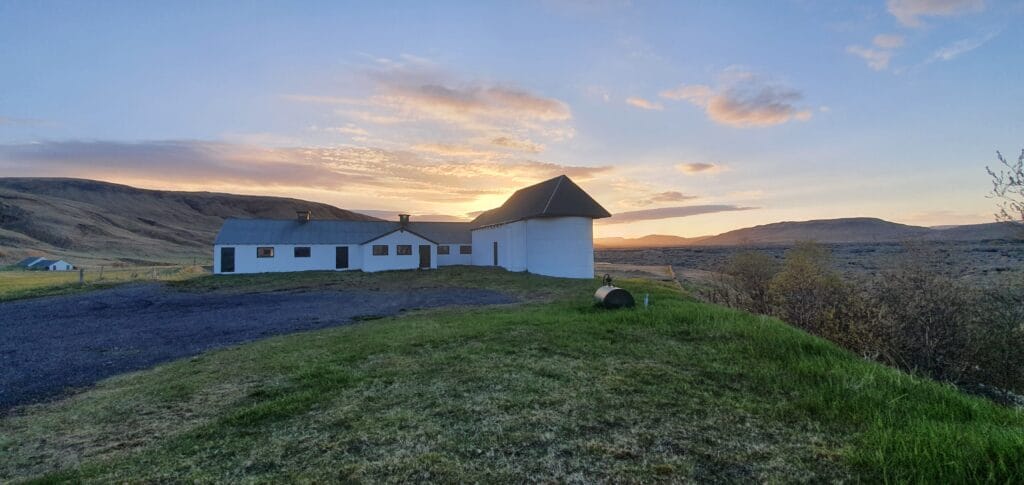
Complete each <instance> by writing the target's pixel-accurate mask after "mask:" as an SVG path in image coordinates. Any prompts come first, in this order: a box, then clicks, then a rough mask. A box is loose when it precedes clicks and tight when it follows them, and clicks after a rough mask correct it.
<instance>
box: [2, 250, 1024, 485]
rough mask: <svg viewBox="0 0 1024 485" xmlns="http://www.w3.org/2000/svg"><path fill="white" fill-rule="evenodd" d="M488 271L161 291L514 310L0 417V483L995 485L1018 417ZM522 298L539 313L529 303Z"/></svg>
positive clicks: (224, 353) (897, 379)
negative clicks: (420, 291)
mask: <svg viewBox="0 0 1024 485" xmlns="http://www.w3.org/2000/svg"><path fill="white" fill-rule="evenodd" d="M596 284H597V282H596V281H586V280H585V281H567V280H560V279H553V278H544V277H539V276H534V275H528V274H517V273H507V272H503V271H495V270H490V269H488V268H445V269H441V270H437V271H430V272H409V273H403V274H395V273H378V274H360V273H342V274H338V273H333V272H313V273H297V274H290V275H276V274H265V275H252V276H245V275H242V276H238V277H233V278H218V277H210V276H207V277H201V278H196V279H192V280H189V281H185V282H182V283H179V284H178V285H177V286H178V289H179V290H181V291H196V292H204V293H212V292H231V294H237V292H256V291H266V292H280V291H282V290H284V291H302V289H306V290H309V289H312V288H319V289H328V290H330V289H337V288H346V287H348V288H366V287H374V288H378V287H379V288H382V289H388V288H392V289H394V288H420V287H429V288H489V289H493V290H497V291H502V292H506V293H508V294H512V295H515V296H518V297H520V298H524V299H526V298H532V300H528V301H525V302H524V303H522V304H517V305H502V306H497V307H487V308H451V309H443V310H432V311H418V312H412V313H410V314H407V315H405V316H401V317H389V318H382V319H376V320H372V321H364V322H363V323H358V324H354V325H348V326H341V327H337V328H329V329H325V330H318V331H313V332H305V333H298V334H293V335H287V336H281V337H275V338H270V339H266V340H262V341H258V342H253V343H249V344H244V345H240V346H237V347H232V348H228V349H223V350H218V351H213V352H208V353H205V354H202V355H199V356H196V357H193V358H186V359H182V360H178V361H175V362H171V363H168V364H164V365H159V366H157V367H154V368H152V369H149V370H144V371H140V372H135V373H131V374H127V375H122V376H118V377H114V378H111V379H108V380H106V381H102V382H100V383H99V384H98V385H97V386H96V387H95V388H94V389H89V390H85V391H83V392H80V393H78V394H75V395H72V396H70V397H68V398H66V399H64V400H61V401H57V402H52V403H45V404H41V405H35V406H29V407H25V408H22V409H20V410H16V411H15V412H14V413H12V414H9V415H7V416H3V417H0V482H20V481H23V480H30V479H32V478H43V480H42V482H44V483H56V482H71V483H77V482H88V483H91V482H97V483H107V482H133V483H134V482H164V481H173V482H267V483H277V482H444V483H519V482H556V483H560V482H580V483H595V482H631V483H653V482H666V483H679V482H683V483H689V482H698V483H709V482H710V483H735V482H743V483H747V482H750V483H766V482H767V483H790V482H801V483H837V482H838V483H882V482H891V483H903V482H911V483H977V482H992V483H1011V482H1019V481H1020V480H1021V479H1022V478H1024V440H1022V439H1021V437H1022V436H1024V418H1022V416H1021V415H1020V414H1019V413H1017V412H1015V411H1014V410H1012V409H1007V408H1001V407H999V406H996V405H994V404H993V403H991V402H988V401H985V400H982V399H980V398H974V397H970V396H966V395H964V394H961V393H958V392H957V391H955V390H954V389H953V388H952V387H950V386H945V385H941V384H938V383H935V382H931V381H928V380H924V379H920V378H917V377H914V376H910V375H908V374H905V373H902V372H900V371H897V370H894V369H890V368H886V367H883V366H881V365H878V364H875V363H871V362H868V361H866V360H865V359H862V358H860V357H858V356H856V355H853V354H850V353H848V352H846V351H843V350H841V349H839V348H837V347H836V346H834V345H832V344H830V343H828V342H826V341H824V340H821V339H819V338H816V337H813V336H810V335H808V334H806V333H804V332H802V331H799V330H797V329H795V328H793V327H790V326H788V325H785V324H783V323H782V322H780V321H778V320H775V319H772V318H767V317H762V316H755V315H751V314H747V313H743V312H739V311H734V310H729V309H725V308H721V307H717V306H714V305H709V304H704V303H700V302H697V301H695V300H693V299H691V298H688V297H687V296H686V295H684V294H682V293H681V292H680V290H679V289H678V287H674V286H671V285H667V284H658V283H650V282H642V281H637V280H621V281H619V284H620V285H621V286H623V287H625V288H626V289H628V290H630V291H632V292H634V294H637V295H640V294H648V295H650V301H651V307H650V308H648V309H642V308H638V309H635V310H622V311H602V310H598V309H595V308H594V307H593V305H592V301H591V294H592V292H593V288H594V286H595V285H596ZM539 295H543V297H541V298H540V299H539V300H538V298H539Z"/></svg>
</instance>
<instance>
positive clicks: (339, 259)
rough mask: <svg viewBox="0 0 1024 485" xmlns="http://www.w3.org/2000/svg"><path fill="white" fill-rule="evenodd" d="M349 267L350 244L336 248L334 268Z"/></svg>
mask: <svg viewBox="0 0 1024 485" xmlns="http://www.w3.org/2000/svg"><path fill="white" fill-rule="evenodd" d="M346 268H348V246H338V247H336V248H334V269H346Z"/></svg>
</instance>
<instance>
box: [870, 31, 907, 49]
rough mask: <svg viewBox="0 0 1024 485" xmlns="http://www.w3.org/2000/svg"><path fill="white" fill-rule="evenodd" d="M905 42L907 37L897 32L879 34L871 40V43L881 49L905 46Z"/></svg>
mask: <svg viewBox="0 0 1024 485" xmlns="http://www.w3.org/2000/svg"><path fill="white" fill-rule="evenodd" d="M904 42H906V39H904V37H903V36H902V35H897V34H878V35H876V36H875V38H874V39H872V40H871V43H872V44H875V47H878V48H880V49H899V48H900V47H903V44H904Z"/></svg>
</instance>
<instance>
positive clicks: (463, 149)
mask: <svg viewBox="0 0 1024 485" xmlns="http://www.w3.org/2000/svg"><path fill="white" fill-rule="evenodd" d="M412 149H413V150H414V151H417V152H425V153H432V154H434V155H442V156H446V157H472V158H490V157H491V156H492V155H493V154H494V153H493V152H490V151H487V150H480V149H478V148H473V147H472V146H470V145H459V144H451V143H420V144H417V145H413V147H412Z"/></svg>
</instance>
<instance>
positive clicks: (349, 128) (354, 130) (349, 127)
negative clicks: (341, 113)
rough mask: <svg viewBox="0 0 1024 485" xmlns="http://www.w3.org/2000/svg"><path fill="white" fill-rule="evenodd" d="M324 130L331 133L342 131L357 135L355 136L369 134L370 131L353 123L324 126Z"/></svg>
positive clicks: (342, 132) (346, 133)
mask: <svg viewBox="0 0 1024 485" xmlns="http://www.w3.org/2000/svg"><path fill="white" fill-rule="evenodd" d="M324 131H327V132H331V133H340V134H342V135H355V136H369V135H370V132H368V131H366V130H364V129H362V128H360V127H358V126H356V125H354V124H352V123H346V124H345V126H329V127H327V128H324Z"/></svg>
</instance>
